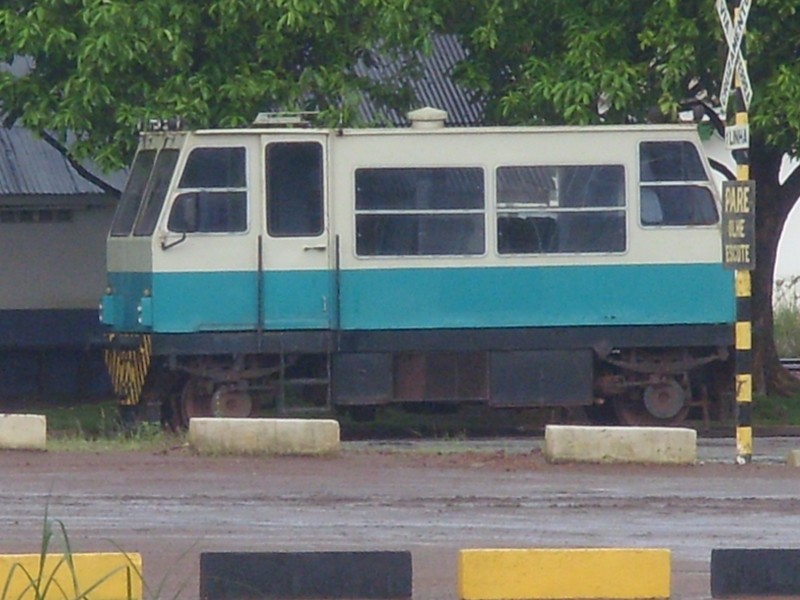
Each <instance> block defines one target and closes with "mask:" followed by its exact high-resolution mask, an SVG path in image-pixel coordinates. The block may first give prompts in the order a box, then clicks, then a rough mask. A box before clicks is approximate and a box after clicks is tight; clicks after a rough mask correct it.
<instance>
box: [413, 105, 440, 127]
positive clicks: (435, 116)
mask: <svg viewBox="0 0 800 600" xmlns="http://www.w3.org/2000/svg"><path fill="white" fill-rule="evenodd" d="M406 116H407V117H408V120H409V121H411V127H413V128H414V129H441V128H442V127H444V122H445V121H446V120H447V111H446V110H439V109H438V108H431V107H430V106H426V107H425V108H419V109H417V110H412V111H411V112H410V113H408V115H406Z"/></svg>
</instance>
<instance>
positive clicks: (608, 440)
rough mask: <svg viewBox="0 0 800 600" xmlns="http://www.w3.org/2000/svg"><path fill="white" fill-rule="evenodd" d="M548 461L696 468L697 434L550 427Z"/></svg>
mask: <svg viewBox="0 0 800 600" xmlns="http://www.w3.org/2000/svg"><path fill="white" fill-rule="evenodd" d="M544 456H545V458H546V459H547V461H548V462H551V463H563V462H590V463H643V464H671V465H693V464H695V462H696V461H697V432H696V431H695V430H694V429H686V428H679V427H591V426H589V427H584V426H574V425H548V426H547V427H545V433H544Z"/></svg>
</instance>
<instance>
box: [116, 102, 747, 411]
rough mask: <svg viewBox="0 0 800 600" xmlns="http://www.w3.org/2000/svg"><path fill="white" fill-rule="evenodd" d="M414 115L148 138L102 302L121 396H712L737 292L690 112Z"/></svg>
mask: <svg viewBox="0 0 800 600" xmlns="http://www.w3.org/2000/svg"><path fill="white" fill-rule="evenodd" d="M410 117H411V119H412V126H411V127H409V128H406V129H359V130H357V129H344V130H338V129H314V128H310V127H302V126H279V125H275V124H272V125H269V124H268V125H266V126H253V127H251V128H247V129H235V130H200V131H171V130H160V131H149V132H145V133H143V134H142V137H141V143H140V146H139V150H138V152H137V155H136V158H135V161H134V164H133V167H132V170H131V175H130V179H129V182H128V184H127V187H126V189H125V191H124V193H123V196H122V199H121V202H120V205H119V209H118V211H117V214H116V217H115V220H114V222H113V224H112V227H111V231H110V235H109V238H108V289H107V291H106V294H105V295H104V297H103V299H102V304H101V319H102V321H103V323H105V324H106V325H107V326H108V328H109V331H110V333H111V335H110V337H111V338H112V341H111V345H110V349H109V351H108V364H109V369H110V372H111V374H112V379H113V381H114V384H115V388H116V390H117V393H118V394H119V397H120V400H121V403H122V405H124V406H130V407H135V406H139V405H144V404H147V403H148V402H150V403H153V402H156V403H161V405H162V406H161V408H162V415H163V416H164V418H168V419H171V420H172V421H173V422H177V423H185V422H186V419H187V418H189V417H191V416H195V415H211V414H214V415H228V416H244V415H249V414H252V413H253V412H255V411H257V410H259V409H260V408H261V407H263V406H265V405H273V406H275V407H277V408H278V409H279V410H280V411H283V412H291V411H292V410H294V409H299V408H300V407H301V406H305V407H311V408H327V409H330V408H349V409H351V410H352V411H353V412H354V413H356V414H359V415H366V414H369V413H370V412H371V411H372V410H374V408H375V407H377V406H380V405H384V404H387V403H392V402H399V403H404V404H406V405H416V406H421V405H424V406H439V405H442V404H445V403H458V402H483V403H487V404H489V405H491V406H497V407H538V406H587V407H593V409H592V413H593V414H602V415H603V416H609V415H610V414H611V409H613V411H614V414H615V416H616V417H617V418H619V419H620V420H622V422H624V423H675V422H680V421H681V420H682V419H684V418H685V416H686V414H687V411H688V410H689V409H690V407H691V406H693V405H704V406H709V405H711V406H712V407H714V406H716V407H718V408H719V407H720V406H721V405H720V404H719V403H720V402H721V400H720V398H721V394H720V391H719V387H718V386H715V385H714V384H715V383H717V382H718V381H726V378H727V376H726V375H724V373H725V372H726V369H729V368H730V360H729V358H728V357H729V354H730V346H731V344H732V324H733V323H734V320H735V319H734V317H735V295H734V290H733V277H732V274H731V272H730V271H727V270H725V269H724V268H723V265H722V264H721V242H720V219H719V201H718V197H717V192H716V189H715V184H714V183H713V180H712V177H711V173H710V170H709V166H708V163H707V161H706V159H705V157H704V155H703V152H702V146H701V143H700V140H699V138H698V135H697V132H696V128H695V127H694V126H682V125H657V126H656V125H642V126H595V127H502V128H500V127H497V128H495V127H492V128H489V127H485V128H450V127H444V115H443V114H441V111H434V110H432V109H422V110H421V111H416V112H415V113H411V115H410ZM715 403H716V404H715ZM601 405H602V408H600V407H601Z"/></svg>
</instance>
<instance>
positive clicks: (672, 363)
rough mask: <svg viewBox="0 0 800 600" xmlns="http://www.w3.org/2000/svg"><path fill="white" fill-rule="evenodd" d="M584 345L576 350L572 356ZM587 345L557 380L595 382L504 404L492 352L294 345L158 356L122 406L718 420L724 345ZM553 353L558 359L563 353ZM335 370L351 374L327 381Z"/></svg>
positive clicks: (168, 420)
mask: <svg viewBox="0 0 800 600" xmlns="http://www.w3.org/2000/svg"><path fill="white" fill-rule="evenodd" d="M587 351H588V350H586V349H584V350H576V351H575V352H576V353H577V354H576V356H585V355H586V354H585V353H586V352H587ZM125 352H127V355H126V356H128V357H130V356H135V353H134V354H132V353H131V352H130V350H125ZM588 352H589V353H590V354H591V356H593V358H592V359H590V361H589V363H588V364H591V365H592V367H591V370H592V371H593V374H589V373H583V374H582V373H577V372H575V373H569V372H568V370H569V367H567V372H566V374H562V375H560V377H561V379H558V378H556V379H555V381H556V382H558V381H562V380H565V378H566V377H573V378H576V379H580V378H582V377H583V378H587V379H586V380H587V381H589V386H588V387H589V388H591V389H590V391H589V393H588V394H587V395H586V397H585V398H583V399H581V398H577V399H576V395H575V394H574V393H573V394H572V396H571V397H569V398H565V397H557V396H558V394H553V391H552V390H553V385H552V381H550V383H549V384H548V385H545V386H540V387H539V388H537V389H536V390H533V389H532V390H531V391H530V394H529V396H528V397H527V398H522V399H521V400H519V401H514V402H513V403H512V404H509V403H508V402H507V398H506V397H501V396H502V394H498V392H497V389H496V385H497V384H496V379H497V374H496V373H495V374H492V373H491V370H492V368H493V367H492V365H493V364H494V363H493V361H492V356H491V353H489V352H420V353H415V352H403V353H394V354H392V353H385V354H378V355H365V356H367V358H366V359H364V361H363V362H359V361H358V355H351V356H350V357H348V358H347V359H346V360H343V361H340V362H339V363H338V370H337V369H334V368H333V367H332V363H333V362H334V361H333V360H332V357H333V356H334V355H332V354H330V353H314V354H303V353H292V354H236V355H201V356H169V357H156V358H154V359H153V360H152V361H151V362H152V364H150V365H149V367H150V368H149V373H148V375H147V378H146V380H145V381H144V385H143V387H142V388H141V393H140V395H139V398H138V401H136V402H131V401H130V397H126V398H125V399H126V400H127V401H123V402H121V404H122V405H123V406H122V408H123V411H122V412H123V416H126V417H127V418H128V419H136V418H146V417H149V418H153V417H156V416H157V417H158V418H160V420H161V422H162V423H163V424H164V425H166V426H168V427H171V428H173V429H180V428H185V427H187V426H188V423H189V419H191V418H193V417H212V416H215V417H250V416H254V415H257V414H262V411H269V413H270V414H276V415H279V416H289V415H298V414H314V413H316V414H320V413H330V412H332V411H333V410H334V409H337V410H346V411H348V412H349V413H350V414H351V415H352V416H353V417H354V418H356V419H358V420H362V419H365V418H370V417H373V416H374V413H375V409H376V408H377V407H379V406H382V405H386V404H390V403H392V404H397V405H399V406H402V407H403V408H407V409H409V410H413V411H415V412H419V410H420V409H421V408H426V409H427V408H428V407H431V406H446V407H452V408H455V407H457V405H458V404H459V403H465V402H469V403H475V402H477V403H485V404H489V405H490V406H496V407H506V408H508V407H511V408H534V407H553V406H580V405H582V406H584V407H585V408H586V413H587V416H588V417H589V418H590V419H591V420H592V421H594V422H597V423H603V424H621V425H664V426H669V425H678V424H680V423H682V422H684V420H685V419H686V418H687V417H688V416H689V413H690V411H692V409H697V410H698V412H699V413H700V416H701V417H702V418H703V420H704V421H705V422H706V424H708V422H709V421H710V419H711V418H712V414H711V413H712V412H713V413H714V417H715V418H717V417H719V416H723V415H724V401H723V400H722V399H721V398H722V397H724V396H725V394H724V393H722V391H721V388H722V387H724V386H725V382H726V381H727V379H729V378H728V377H727V375H726V373H727V370H726V369H729V364H730V361H729V360H727V359H728V351H727V349H726V348H724V347H721V348H700V349H698V348H692V349H689V348H655V349H653V348H647V349H645V348H634V349H609V350H604V349H600V350H598V349H597V348H595V349H594V351H588ZM566 354H567V355H569V351H567V353H566ZM353 356H355V357H356V360H353ZM376 356H377V357H378V359H379V360H376V359H375V357H376ZM520 356H521V357H522V358H525V357H526V356H527V355H526V353H520ZM548 356H549V358H548V359H547V360H550V361H552V356H551V355H549V354H548ZM555 357H556V359H558V360H560V359H561V358H562V357H563V351H562V353H560V354H555ZM514 364H516V363H514ZM542 364H544V367H542ZM542 364H539V365H538V368H539V369H543V370H547V369H548V368H550V365H551V364H552V363H548V362H547V361H545V362H544V363H542ZM574 364H575V365H579V366H578V367H575V368H578V369H579V370H580V369H581V368H582V367H580V365H584V364H587V363H585V362H582V359H581V360H578V361H576V362H575V363H574ZM342 365H344V366H342ZM387 365H388V366H387ZM523 366H524V365H523ZM342 369H344V371H343V370H342ZM135 370H137V372H138V371H141V367H140V366H138V367H136V369H135ZM342 373H345V375H342ZM334 374H337V377H339V378H343V379H346V380H347V382H346V383H345V384H341V383H336V384H335V385H332V382H333V379H334V377H333V375H334ZM519 375H520V376H522V375H524V377H522V380H523V381H524V382H525V383H526V384H527V382H530V381H534V380H535V378H534V379H531V377H530V374H529V373H525V374H523V373H522V372H520V373H519ZM505 376H508V375H505ZM543 376H544V375H543ZM511 377H512V378H513V377H514V375H513V374H512V375H511ZM721 382H722V385H721ZM515 383H518V382H511V385H514V384H515ZM121 385H122V389H121V390H120V391H121V392H122V394H130V388H131V385H130V382H128V381H122V382H121ZM548 386H549V387H548ZM501 391H502V392H503V393H505V390H501ZM548 394H549V395H548Z"/></svg>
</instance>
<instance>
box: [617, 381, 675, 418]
mask: <svg viewBox="0 0 800 600" xmlns="http://www.w3.org/2000/svg"><path fill="white" fill-rule="evenodd" d="M688 400H689V399H688V394H687V392H686V390H684V388H683V387H682V386H681V385H680V384H679V383H678V382H677V381H668V382H663V383H657V384H651V385H649V386H647V387H646V388H645V389H644V391H643V392H642V393H641V394H633V395H626V396H617V397H615V398H614V399H613V400H612V402H613V405H614V413H615V414H616V415H617V419H619V422H620V424H621V425H631V426H637V425H639V426H651V425H679V424H681V423H683V422H684V421H685V420H686V416H687V415H688V414H689V402H688Z"/></svg>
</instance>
